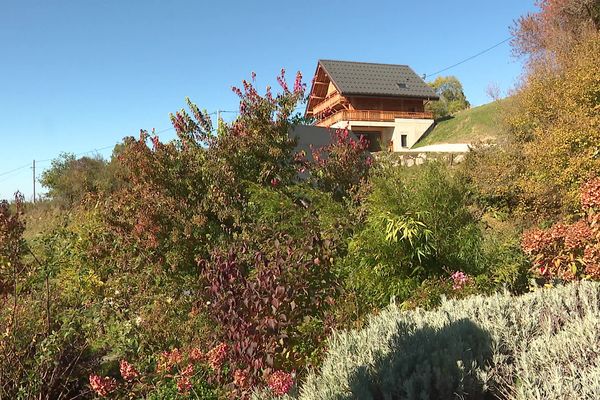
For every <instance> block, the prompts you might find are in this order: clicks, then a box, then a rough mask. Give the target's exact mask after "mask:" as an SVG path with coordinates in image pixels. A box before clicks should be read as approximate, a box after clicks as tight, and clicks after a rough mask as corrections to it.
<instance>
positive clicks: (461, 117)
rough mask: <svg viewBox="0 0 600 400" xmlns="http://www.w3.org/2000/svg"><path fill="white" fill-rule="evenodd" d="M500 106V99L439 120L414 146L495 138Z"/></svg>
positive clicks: (497, 133)
mask: <svg viewBox="0 0 600 400" xmlns="http://www.w3.org/2000/svg"><path fill="white" fill-rule="evenodd" d="M501 106H502V101H495V102H493V103H488V104H484V105H482V106H479V107H473V108H471V109H468V110H465V111H461V112H459V113H457V114H456V115H454V116H453V117H451V118H450V119H447V120H444V121H439V122H438V123H437V124H436V126H435V127H434V128H433V130H432V131H431V132H430V133H429V134H428V135H427V136H425V137H424V138H423V139H421V141H419V142H418V143H417V144H416V145H415V146H414V147H422V146H428V145H430V144H438V143H472V142H475V141H477V140H486V139H496V138H497V137H498V136H499V135H500V133H501V129H500V114H501Z"/></svg>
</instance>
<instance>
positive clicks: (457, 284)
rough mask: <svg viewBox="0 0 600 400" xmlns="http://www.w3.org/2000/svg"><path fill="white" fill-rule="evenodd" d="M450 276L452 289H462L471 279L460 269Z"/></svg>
mask: <svg viewBox="0 0 600 400" xmlns="http://www.w3.org/2000/svg"><path fill="white" fill-rule="evenodd" d="M451 278H452V280H453V281H454V284H453V285H452V289H454V290H459V289H462V288H463V287H464V286H465V285H466V284H467V283H469V281H470V279H471V278H469V276H468V275H467V274H465V273H464V272H462V271H456V272H455V273H453V274H452V276H451Z"/></svg>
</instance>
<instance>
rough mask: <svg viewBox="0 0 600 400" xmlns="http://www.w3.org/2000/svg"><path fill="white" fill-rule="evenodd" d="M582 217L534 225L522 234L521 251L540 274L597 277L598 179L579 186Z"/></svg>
mask: <svg viewBox="0 0 600 400" xmlns="http://www.w3.org/2000/svg"><path fill="white" fill-rule="evenodd" d="M581 205H582V209H583V211H584V217H583V218H582V219H580V220H578V221H577V222H574V223H571V224H565V223H557V224H555V225H553V226H552V227H551V228H549V229H539V228H535V229H532V230H529V231H527V232H525V233H524V234H523V240H522V247H523V251H524V252H525V253H526V254H528V255H529V256H530V257H531V259H532V263H533V268H534V269H535V270H536V272H537V273H538V274H539V275H541V276H542V277H545V278H548V279H560V280H564V281H571V280H575V279H582V278H587V279H595V280H599V279H600V178H595V179H592V180H590V181H589V182H587V183H586V184H585V185H583V187H582V190H581Z"/></svg>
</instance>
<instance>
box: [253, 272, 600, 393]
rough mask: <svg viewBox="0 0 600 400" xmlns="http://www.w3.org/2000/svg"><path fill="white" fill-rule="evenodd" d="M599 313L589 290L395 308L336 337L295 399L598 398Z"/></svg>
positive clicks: (593, 287) (591, 286) (577, 287)
mask: <svg viewBox="0 0 600 400" xmlns="http://www.w3.org/2000/svg"><path fill="white" fill-rule="evenodd" d="M599 306H600V285H599V284H597V283H590V282H581V283H577V284H571V285H568V286H564V287H557V288H553V289H544V290H540V291H536V292H535V293H530V294H526V295H523V296H520V297H512V296H510V295H508V294H496V295H493V296H490V297H481V296H475V297H470V298H468V299H465V300H454V301H448V302H445V303H444V304H443V305H442V306H441V307H440V308H439V309H437V310H435V311H427V312H423V311H420V310H416V311H409V312H406V311H402V310H400V309H399V308H398V307H395V306H391V307H390V308H388V309H387V310H385V311H383V312H382V313H381V314H380V315H378V316H375V317H372V318H371V319H370V321H369V324H368V326H367V327H366V328H364V329H362V330H357V331H350V332H341V333H336V334H334V336H333V337H332V338H331V339H330V341H329V346H328V347H329V351H328V356H327V358H326V359H325V361H324V363H323V366H322V367H321V369H320V371H319V372H318V373H311V374H310V375H309V376H308V378H307V379H306V381H305V383H304V385H302V387H301V389H300V391H299V394H298V395H297V396H295V397H294V398H298V399H304V400H308V399H320V400H324V399H352V398H361V399H384V398H396V399H439V398H457V397H459V398H465V399H472V398H475V399H477V398H487V396H499V397H511V398H515V399H564V398H597V397H598V396H600V386H599V385H598V384H597V382H598V368H599V366H600V355H599V354H598V352H597V351H596V349H597V348H598V345H599V344H600V335H599V334H598V332H600V331H599V330H598V324H599V323H598V321H600V307H599ZM255 398H263V399H266V398H271V397H270V396H269V394H267V393H259V394H257V395H256V396H255Z"/></svg>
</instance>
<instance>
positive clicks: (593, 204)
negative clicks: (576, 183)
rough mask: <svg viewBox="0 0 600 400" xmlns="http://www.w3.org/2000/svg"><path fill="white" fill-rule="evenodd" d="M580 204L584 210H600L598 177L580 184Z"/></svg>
mask: <svg viewBox="0 0 600 400" xmlns="http://www.w3.org/2000/svg"><path fill="white" fill-rule="evenodd" d="M581 205H582V206H583V209H584V210H590V209H597V210H598V211H600V177H599V178H595V179H591V180H589V181H588V182H586V183H585V184H584V185H583V186H582V188H581Z"/></svg>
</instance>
